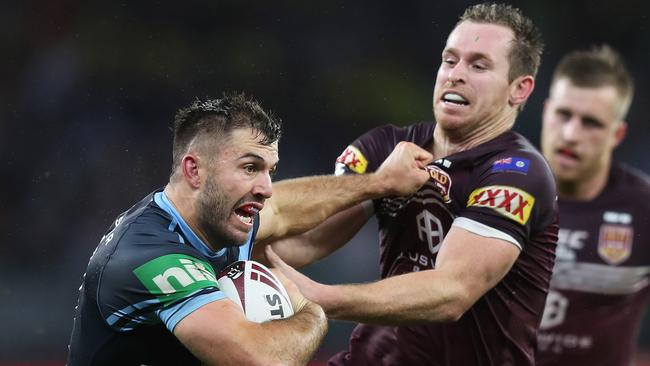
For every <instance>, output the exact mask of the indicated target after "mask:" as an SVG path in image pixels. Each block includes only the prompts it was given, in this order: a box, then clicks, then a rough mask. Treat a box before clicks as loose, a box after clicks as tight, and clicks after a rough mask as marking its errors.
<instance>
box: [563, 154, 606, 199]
mask: <svg viewBox="0 0 650 366" xmlns="http://www.w3.org/2000/svg"><path fill="white" fill-rule="evenodd" d="M610 170H611V162H607V165H606V167H605V168H604V169H599V170H597V171H596V173H595V174H593V176H591V177H589V178H587V179H583V180H560V179H558V180H557V193H558V196H559V197H560V198H563V199H567V200H572V201H591V200H593V199H594V198H596V197H598V195H599V194H600V192H602V191H603V189H605V186H606V185H607V180H608V178H609V172H610Z"/></svg>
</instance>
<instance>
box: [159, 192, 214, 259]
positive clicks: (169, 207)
mask: <svg viewBox="0 0 650 366" xmlns="http://www.w3.org/2000/svg"><path fill="white" fill-rule="evenodd" d="M154 201H155V202H156V204H157V205H158V206H160V208H162V209H163V210H165V211H166V212H167V213H168V214H169V215H171V217H172V221H173V222H172V223H170V224H169V227H170V228H171V227H172V224H173V223H174V222H176V223H178V226H180V228H181V231H182V232H183V234H185V236H186V237H187V238H188V239H189V241H190V245H191V246H193V247H194V248H195V249H196V250H198V251H199V252H200V253H201V254H203V255H205V256H206V257H208V258H217V257H220V256H222V255H223V254H224V253H226V248H223V249H221V250H220V251H218V252H215V251H213V250H211V249H210V247H208V246H207V245H206V244H205V243H204V242H203V240H201V238H199V237H198V236H197V235H196V234H195V233H194V231H192V229H191V228H190V227H189V225H187V223H186V222H185V220H183V217H181V215H180V214H179V213H178V211H176V208H174V205H173V204H172V203H171V201H169V199H168V198H167V195H165V192H157V193H156V194H155V195H154Z"/></svg>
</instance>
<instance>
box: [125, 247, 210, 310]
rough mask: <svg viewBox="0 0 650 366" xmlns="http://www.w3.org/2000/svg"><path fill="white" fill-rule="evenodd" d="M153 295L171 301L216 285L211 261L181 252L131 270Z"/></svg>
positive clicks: (166, 301) (164, 300) (163, 300)
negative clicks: (209, 262)
mask: <svg viewBox="0 0 650 366" xmlns="http://www.w3.org/2000/svg"><path fill="white" fill-rule="evenodd" d="M133 273H134V274H135V276H136V277H138V279H139V280H140V282H142V284H143V285H144V286H145V287H146V288H147V290H149V292H150V293H151V294H152V295H155V296H156V297H158V299H159V300H161V301H162V302H165V303H173V302H175V301H176V300H179V299H182V298H184V297H186V296H187V295H188V294H191V293H193V292H196V291H198V290H201V289H204V288H208V287H216V288H219V284H218V283H217V279H216V276H215V273H214V270H213V268H212V266H211V265H210V264H208V263H207V262H203V261H201V260H198V259H196V258H194V257H190V256H188V255H183V254H168V255H164V256H162V257H158V258H156V259H153V260H150V261H149V262H147V263H145V264H143V265H141V266H140V267H138V268H136V269H134V270H133Z"/></svg>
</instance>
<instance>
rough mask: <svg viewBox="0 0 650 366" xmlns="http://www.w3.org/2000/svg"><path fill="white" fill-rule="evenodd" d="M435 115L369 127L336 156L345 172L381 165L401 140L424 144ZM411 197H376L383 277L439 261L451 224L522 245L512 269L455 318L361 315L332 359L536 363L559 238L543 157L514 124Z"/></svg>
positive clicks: (452, 160) (441, 164)
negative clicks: (369, 321) (392, 320)
mask: <svg viewBox="0 0 650 366" xmlns="http://www.w3.org/2000/svg"><path fill="white" fill-rule="evenodd" d="M434 127H435V125H434V124H433V123H423V124H416V125H413V126H410V127H407V128H398V127H395V126H384V127H380V128H376V129H374V130H371V131H370V132H368V133H366V134H364V135H363V136H361V137H360V138H359V139H357V140H356V141H354V143H352V145H350V146H348V148H347V149H346V150H345V151H344V152H343V154H341V156H340V157H339V158H338V159H337V174H343V173H359V174H361V173H366V172H371V171H374V170H376V169H377V168H378V167H379V166H380V165H381V163H382V162H383V161H384V159H385V158H386V157H387V156H388V155H389V154H390V153H391V151H392V150H393V148H394V147H395V145H397V143H398V142H400V141H410V142H413V143H415V144H417V145H419V146H422V147H424V148H426V149H430V148H431V147H432V144H433V129H434ZM428 170H429V172H430V175H431V179H430V180H429V182H427V183H426V184H425V185H424V186H423V187H422V188H420V190H419V191H418V192H416V193H415V194H414V195H412V196H410V197H388V198H383V199H380V200H376V201H375V202H374V205H375V212H376V214H377V218H378V223H379V231H380V233H379V237H380V269H381V276H382V277H389V276H394V275H399V274H403V273H408V272H415V271H421V270H427V269H432V268H434V265H435V261H436V256H437V253H438V251H439V249H440V246H441V245H442V242H443V239H444V237H445V235H446V233H448V232H449V229H450V228H451V226H452V225H454V226H459V227H461V228H463V229H466V230H469V231H471V232H473V233H476V234H479V235H482V236H486V237H493V238H499V239H503V240H505V241H507V242H509V243H511V244H512V245H515V246H517V247H518V248H519V249H520V250H521V254H520V255H519V257H518V259H517V261H516V262H515V264H514V265H513V267H512V269H511V270H510V272H509V273H508V274H507V275H506V276H505V278H504V279H503V280H502V281H501V282H499V284H497V285H496V286H495V287H494V288H493V289H491V290H489V291H488V292H487V293H486V294H485V295H484V296H483V297H481V298H480V299H479V300H478V301H477V302H476V303H475V304H474V305H473V306H472V307H471V308H470V309H469V310H468V311H467V312H466V313H465V314H464V315H463V316H462V317H461V318H460V320H458V321H457V322H450V323H428V324H424V325H416V326H400V327H388V326H385V327H382V326H370V325H365V324H361V325H359V326H357V328H356V329H355V330H354V332H353V333H352V336H351V340H350V349H349V351H347V352H342V353H340V354H338V355H337V356H335V357H334V358H333V359H332V360H330V363H331V364H352V365H454V366H457V365H475V366H479V365H516V366H522V365H533V364H534V354H535V346H536V337H537V329H538V326H539V323H540V321H541V317H542V312H543V309H544V302H545V299H546V294H547V290H548V287H549V283H550V279H551V270H552V268H553V263H554V258H555V255H554V252H555V243H556V240H557V223H556V219H557V206H556V192H555V183H554V181H553V177H552V175H551V172H550V169H549V167H548V165H547V164H546V161H545V160H544V159H543V157H542V156H541V155H540V154H539V153H538V152H537V151H536V150H535V148H534V147H533V146H532V145H531V144H530V143H529V142H528V141H526V139H524V138H523V137H522V136H520V135H518V134H516V133H514V132H507V133H504V134H502V135H500V136H498V137H497V138H495V139H493V140H491V141H489V142H486V143H484V144H481V145H479V146H477V147H475V148H472V149H470V150H467V151H462V152H459V153H456V154H453V155H450V156H447V157H445V158H443V159H440V160H437V161H436V162H434V163H433V164H432V165H431V166H430V167H428Z"/></svg>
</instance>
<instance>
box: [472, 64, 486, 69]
mask: <svg viewBox="0 0 650 366" xmlns="http://www.w3.org/2000/svg"><path fill="white" fill-rule="evenodd" d="M472 67H473V68H474V69H475V70H478V71H484V70H487V66H485V65H483V64H473V65H472Z"/></svg>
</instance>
